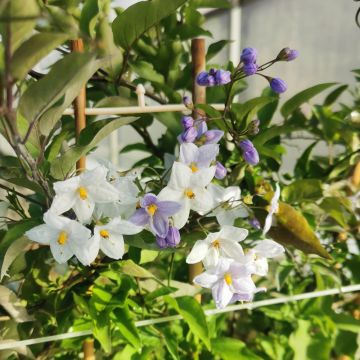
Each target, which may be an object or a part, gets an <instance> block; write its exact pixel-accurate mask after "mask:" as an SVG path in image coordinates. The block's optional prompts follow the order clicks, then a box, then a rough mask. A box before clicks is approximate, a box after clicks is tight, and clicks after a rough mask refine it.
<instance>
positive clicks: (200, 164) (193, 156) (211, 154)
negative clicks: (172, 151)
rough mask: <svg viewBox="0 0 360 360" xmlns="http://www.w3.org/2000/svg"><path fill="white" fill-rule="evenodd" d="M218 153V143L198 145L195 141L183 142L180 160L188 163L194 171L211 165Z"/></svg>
mask: <svg viewBox="0 0 360 360" xmlns="http://www.w3.org/2000/svg"><path fill="white" fill-rule="evenodd" d="M218 153H219V145H218V144H208V145H203V146H200V147H197V146H196V145H195V144H193V143H183V144H181V145H180V156H179V161H180V162H181V163H183V164H186V165H188V166H189V168H190V169H191V170H192V172H197V171H198V170H199V169H203V168H208V167H210V165H211V163H212V162H213V161H215V159H216V156H217V154H218Z"/></svg>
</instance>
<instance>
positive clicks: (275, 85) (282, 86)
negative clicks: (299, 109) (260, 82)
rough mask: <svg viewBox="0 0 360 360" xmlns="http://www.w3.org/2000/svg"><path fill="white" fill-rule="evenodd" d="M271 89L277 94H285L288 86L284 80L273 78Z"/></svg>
mask: <svg viewBox="0 0 360 360" xmlns="http://www.w3.org/2000/svg"><path fill="white" fill-rule="evenodd" d="M270 87H271V88H272V89H273V90H274V91H275V92H276V93H279V94H281V93H283V92H285V91H286V89H287V85H286V83H285V81H284V80H281V79H279V78H272V79H271V80H270Z"/></svg>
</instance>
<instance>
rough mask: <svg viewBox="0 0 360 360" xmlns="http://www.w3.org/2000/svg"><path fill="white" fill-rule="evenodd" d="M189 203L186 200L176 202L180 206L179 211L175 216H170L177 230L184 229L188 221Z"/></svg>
mask: <svg viewBox="0 0 360 360" xmlns="http://www.w3.org/2000/svg"><path fill="white" fill-rule="evenodd" d="M190 201H191V200H188V199H183V200H181V201H178V202H179V204H180V205H181V209H180V210H179V211H178V212H177V213H176V214H175V215H173V216H172V218H173V221H174V226H175V227H177V228H178V229H181V228H182V227H184V226H185V224H186V222H187V221H188V219H189V215H190Z"/></svg>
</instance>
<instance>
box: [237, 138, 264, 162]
mask: <svg viewBox="0 0 360 360" xmlns="http://www.w3.org/2000/svg"><path fill="white" fill-rule="evenodd" d="M239 147H240V148H241V150H242V155H243V158H244V160H245V161H246V162H247V163H248V164H250V165H256V164H258V162H259V154H258V152H257V150H256V149H255V147H254V145H253V143H252V142H251V141H250V140H242V141H240V143H239Z"/></svg>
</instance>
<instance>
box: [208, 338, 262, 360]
mask: <svg viewBox="0 0 360 360" xmlns="http://www.w3.org/2000/svg"><path fill="white" fill-rule="evenodd" d="M211 348H212V350H213V352H214V353H215V354H217V355H218V356H220V357H221V359H223V360H233V359H244V360H245V359H246V360H261V358H260V357H259V356H257V355H255V354H254V353H253V352H251V351H250V350H248V348H247V345H246V344H245V343H244V342H243V341H241V340H238V339H233V338H228V337H220V338H216V339H212V340H211Z"/></svg>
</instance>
